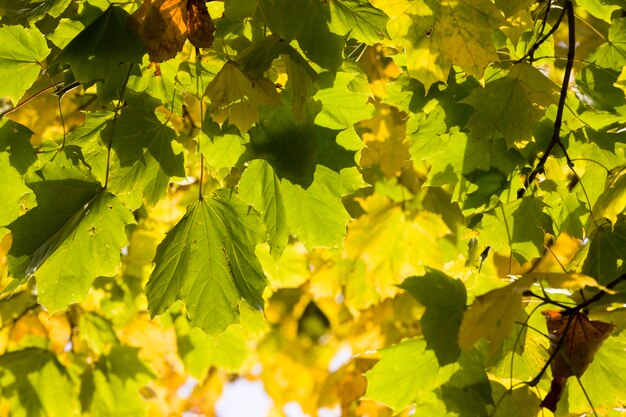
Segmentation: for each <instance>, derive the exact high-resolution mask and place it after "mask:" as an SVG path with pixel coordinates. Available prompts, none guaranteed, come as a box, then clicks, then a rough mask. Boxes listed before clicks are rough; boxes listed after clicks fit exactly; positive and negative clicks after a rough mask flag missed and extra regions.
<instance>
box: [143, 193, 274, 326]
mask: <svg viewBox="0 0 626 417" xmlns="http://www.w3.org/2000/svg"><path fill="white" fill-rule="evenodd" d="M227 195H228V194H227ZM225 197H226V196H223V197H222V198H210V199H202V200H199V201H196V202H194V203H193V204H192V205H191V206H189V208H188V210H187V213H186V214H185V216H184V217H183V218H182V219H181V221H180V222H178V224H177V225H176V226H174V228H173V229H172V230H171V231H170V232H169V233H168V235H167V236H166V238H165V240H163V242H161V244H160V245H159V248H158V250H157V254H156V257H155V259H154V262H155V269H154V271H153V272H152V275H151V276H150V280H149V281H148V284H147V286H146V293H147V296H148V307H149V310H150V312H151V314H153V315H155V314H163V313H164V312H165V311H166V310H167V309H168V308H169V307H170V306H171V305H172V304H174V302H176V300H178V299H180V300H182V301H183V302H184V303H185V305H186V306H187V311H188V314H189V317H190V319H191V324H192V325H193V326H196V327H200V328H202V329H203V330H205V331H206V332H208V333H212V334H215V333H220V332H222V331H224V330H225V329H226V328H227V327H228V326H229V325H230V324H233V323H236V322H237V321H238V318H239V303H240V301H241V300H242V299H244V300H246V301H247V302H248V304H250V305H251V306H253V307H254V308H262V307H263V299H262V297H261V294H262V292H263V289H264V288H265V285H266V279H265V277H264V275H263V271H262V270H261V264H260V263H259V261H258V259H257V258H256V256H255V254H254V246H255V244H256V243H258V242H259V241H260V240H261V236H262V235H261V231H262V229H261V228H260V227H259V221H258V217H257V215H256V214H255V213H254V212H252V211H250V209H249V207H248V206H247V205H245V204H242V203H241V202H240V201H238V199H236V198H235V197H231V198H230V199H226V198H225Z"/></svg>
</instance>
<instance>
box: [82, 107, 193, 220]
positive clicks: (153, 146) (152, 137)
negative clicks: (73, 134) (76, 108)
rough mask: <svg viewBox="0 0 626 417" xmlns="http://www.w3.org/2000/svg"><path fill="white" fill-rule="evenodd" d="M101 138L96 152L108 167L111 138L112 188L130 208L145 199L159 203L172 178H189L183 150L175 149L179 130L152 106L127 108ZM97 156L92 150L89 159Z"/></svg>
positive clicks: (87, 156)
mask: <svg viewBox="0 0 626 417" xmlns="http://www.w3.org/2000/svg"><path fill="white" fill-rule="evenodd" d="M98 126H99V125H98ZM98 126H96V127H95V128H96V129H99V127H98ZM100 137H101V138H102V141H101V143H102V146H101V147H99V148H97V149H96V150H94V151H93V152H96V153H98V155H99V163H98V165H100V166H101V167H102V166H104V167H106V161H107V160H106V157H107V154H106V148H105V147H104V146H105V144H107V143H108V142H109V141H111V148H112V150H113V152H112V154H111V160H110V173H109V185H108V189H109V190H110V191H111V192H112V193H114V194H116V195H117V196H119V197H120V198H121V199H122V200H123V201H124V203H125V204H127V205H128V206H129V207H130V208H133V209H135V208H137V207H139V206H140V205H141V203H142V201H145V202H146V203H147V204H148V205H154V204H156V203H157V202H159V201H160V200H161V199H162V198H163V197H164V196H165V192H166V191H167V186H168V184H169V182H170V179H171V178H172V177H178V178H184V177H185V167H184V157H183V153H182V149H175V148H174V146H176V143H175V142H174V138H175V137H176V132H175V131H174V129H172V128H170V127H169V126H167V124H165V123H164V122H161V121H160V120H159V119H157V117H156V115H155V114H154V112H153V111H151V110H150V109H149V108H148V109H145V108H142V107H135V106H131V107H127V108H125V109H124V110H123V111H122V113H121V116H120V117H118V118H117V119H116V120H115V121H113V120H111V121H110V122H108V124H107V127H106V129H104V130H103V131H102V132H101V134H100ZM176 148H178V146H176ZM177 151H178V152H177ZM93 156H94V155H93V154H92V153H89V154H86V155H85V158H86V159H87V160H89V159H90V158H91V157H93ZM99 178H100V179H101V181H103V182H104V178H102V177H99Z"/></svg>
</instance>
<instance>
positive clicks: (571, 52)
mask: <svg viewBox="0 0 626 417" xmlns="http://www.w3.org/2000/svg"><path fill="white" fill-rule="evenodd" d="M564 14H567V24H568V28H567V29H568V41H569V45H568V47H567V62H566V64H565V74H564V75H563V83H562V84H561V95H560V97H559V104H558V107H557V111H556V118H555V120H554V130H553V132H552V139H551V140H550V143H549V144H548V147H547V148H546V150H545V151H544V153H543V155H542V156H541V158H540V159H539V162H537V165H536V166H535V168H534V169H533V170H532V172H531V173H530V175H529V176H528V178H527V179H526V181H525V184H524V185H525V189H524V191H526V190H527V189H528V188H529V187H530V184H532V183H533V181H534V180H535V178H537V175H538V174H539V172H541V171H542V170H543V167H544V165H545V163H546V161H547V160H548V157H549V156H550V154H551V153H552V151H553V150H554V147H555V146H556V145H559V147H561V149H563V152H564V153H565V158H566V159H567V164H568V166H569V167H570V168H572V167H573V163H572V160H571V159H570V157H569V155H568V154H567V152H566V151H565V147H564V146H563V143H562V142H561V124H562V121H563V110H564V108H565V100H566V98H567V90H568V88H569V80H570V76H571V73H572V68H573V66H574V58H575V52H576V31H575V24H576V19H575V17H574V4H573V3H572V0H566V1H565V5H564V6H563V12H562V13H561V15H560V16H559V20H558V22H557V24H555V26H553V27H552V30H550V32H548V34H546V36H548V35H551V34H552V33H554V31H555V30H556V28H557V27H558V26H559V24H560V23H561V20H562V18H563V15H564ZM544 38H545V37H544ZM542 40H543V38H542ZM542 40H540V41H539V42H542ZM535 49H536V48H535ZM530 52H532V53H534V50H533V48H531V51H530ZM527 55H528V54H527ZM522 196H523V193H522Z"/></svg>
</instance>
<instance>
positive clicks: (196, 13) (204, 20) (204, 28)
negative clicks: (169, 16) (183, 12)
mask: <svg viewBox="0 0 626 417" xmlns="http://www.w3.org/2000/svg"><path fill="white" fill-rule="evenodd" d="M187 13H188V19H187V27H188V31H189V42H191V44H192V45H193V46H195V47H196V48H210V47H211V46H212V45H213V33H214V32H215V25H214V24H213V20H212V19H211V16H210V15H209V11H208V10H207V8H206V3H205V2H204V0H188V1H187Z"/></svg>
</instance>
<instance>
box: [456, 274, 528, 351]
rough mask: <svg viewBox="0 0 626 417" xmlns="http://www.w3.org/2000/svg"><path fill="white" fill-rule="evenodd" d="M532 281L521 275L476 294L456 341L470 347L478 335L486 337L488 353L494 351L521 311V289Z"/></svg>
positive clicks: (510, 329)
mask: <svg viewBox="0 0 626 417" xmlns="http://www.w3.org/2000/svg"><path fill="white" fill-rule="evenodd" d="M531 284H532V278H530V277H524V278H521V279H519V280H517V281H515V282H513V283H511V284H509V285H507V286H505V287H502V288H497V289H495V290H492V291H489V292H488V293H486V294H483V295H480V296H478V297H476V299H475V300H474V302H473V303H472V305H471V306H470V308H469V310H467V311H466V312H465V314H464V315H463V321H462V322H461V329H460V331H459V345H460V346H461V348H462V349H465V350H470V349H471V348H472V347H473V346H474V343H475V342H477V341H479V340H480V339H482V338H486V339H487V340H489V342H490V343H489V355H493V354H495V353H496V352H497V351H498V349H500V346H501V344H502V341H503V340H504V339H505V338H506V337H507V336H508V335H509V334H510V333H511V331H512V330H513V325H514V324H515V322H516V321H518V320H520V317H521V316H522V313H523V307H522V293H523V292H524V291H525V290H527V289H528V288H529V287H530V285H531Z"/></svg>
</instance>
